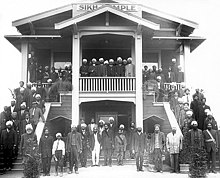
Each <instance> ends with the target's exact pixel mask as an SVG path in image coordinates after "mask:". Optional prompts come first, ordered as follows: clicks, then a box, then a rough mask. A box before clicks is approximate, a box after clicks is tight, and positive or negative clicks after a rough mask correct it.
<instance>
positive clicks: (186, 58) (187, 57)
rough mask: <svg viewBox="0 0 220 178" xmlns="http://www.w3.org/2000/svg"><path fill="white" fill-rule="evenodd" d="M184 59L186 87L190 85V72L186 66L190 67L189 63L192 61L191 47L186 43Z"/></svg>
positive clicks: (184, 45)
mask: <svg viewBox="0 0 220 178" xmlns="http://www.w3.org/2000/svg"><path fill="white" fill-rule="evenodd" d="M183 49H184V50H183V59H184V80H185V83H186V85H188V84H189V83H187V82H189V81H188V75H189V71H188V68H187V67H186V66H189V61H190V45H189V43H188V42H186V41H185V42H184V44H183Z"/></svg>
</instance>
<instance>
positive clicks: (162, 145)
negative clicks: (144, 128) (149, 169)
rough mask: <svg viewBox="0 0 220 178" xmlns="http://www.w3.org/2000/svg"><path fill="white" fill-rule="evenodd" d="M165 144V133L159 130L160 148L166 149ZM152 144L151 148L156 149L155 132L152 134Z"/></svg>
mask: <svg viewBox="0 0 220 178" xmlns="http://www.w3.org/2000/svg"><path fill="white" fill-rule="evenodd" d="M165 144H166V140H165V135H164V133H163V132H159V148H160V149H161V150H164V149H165ZM150 145H151V150H152V151H153V150H154V149H155V133H153V134H152V137H151V144H150Z"/></svg>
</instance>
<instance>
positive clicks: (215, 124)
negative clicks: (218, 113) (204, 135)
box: [204, 117, 218, 130]
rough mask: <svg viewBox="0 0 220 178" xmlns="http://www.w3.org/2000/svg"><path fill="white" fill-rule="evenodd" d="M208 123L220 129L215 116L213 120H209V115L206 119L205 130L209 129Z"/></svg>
mask: <svg viewBox="0 0 220 178" xmlns="http://www.w3.org/2000/svg"><path fill="white" fill-rule="evenodd" d="M208 123H211V124H212V129H214V130H218V125H217V122H216V121H215V119H214V117H213V118H212V119H211V120H209V119H208V117H207V118H206V119H205V121H204V130H206V129H207V124H208Z"/></svg>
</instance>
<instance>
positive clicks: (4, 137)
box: [0, 121, 17, 171]
mask: <svg viewBox="0 0 220 178" xmlns="http://www.w3.org/2000/svg"><path fill="white" fill-rule="evenodd" d="M12 125H13V123H12V121H7V122H6V127H7V128H6V129H5V130H3V131H2V133H1V141H0V143H1V149H2V150H3V160H4V171H5V170H6V169H8V170H11V168H12V158H13V151H14V150H15V148H16V146H17V145H16V144H17V133H16V132H15V131H14V130H13V129H12Z"/></svg>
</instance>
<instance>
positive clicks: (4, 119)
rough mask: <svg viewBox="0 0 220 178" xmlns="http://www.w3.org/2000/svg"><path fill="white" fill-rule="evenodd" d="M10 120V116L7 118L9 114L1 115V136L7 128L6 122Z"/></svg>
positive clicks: (3, 113)
mask: <svg viewBox="0 0 220 178" xmlns="http://www.w3.org/2000/svg"><path fill="white" fill-rule="evenodd" d="M7 120H8V116H7V113H6V112H4V111H3V112H1V113H0V134H1V131H2V130H4V129H5V128H6V125H5V123H6V121H7Z"/></svg>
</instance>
